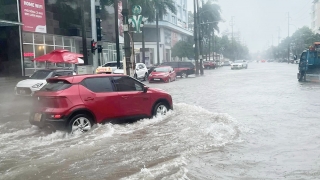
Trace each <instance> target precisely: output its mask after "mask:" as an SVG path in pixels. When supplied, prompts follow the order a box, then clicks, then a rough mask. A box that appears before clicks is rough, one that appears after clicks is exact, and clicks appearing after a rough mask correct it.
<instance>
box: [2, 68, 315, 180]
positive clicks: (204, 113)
mask: <svg viewBox="0 0 320 180" xmlns="http://www.w3.org/2000/svg"><path fill="white" fill-rule="evenodd" d="M296 73H297V65H295V64H281V63H250V64H249V68H248V69H243V70H230V67H222V68H219V69H215V70H206V71H205V75H204V76H203V77H197V78H194V77H190V78H187V79H178V81H176V82H171V83H166V84H148V83H147V84H148V85H149V86H150V87H156V88H162V89H164V90H166V91H168V92H169V93H170V94H171V95H172V97H173V100H174V110H173V111H172V112H170V113H169V114H168V115H167V116H165V117H159V118H154V119H143V120H140V121H138V122H136V123H133V124H127V125H111V124H105V125H98V126H96V127H95V128H94V130H92V131H91V132H89V133H86V134H83V135H68V134H66V133H65V132H56V133H53V134H46V133H44V132H42V131H41V130H39V129H38V128H36V127H34V126H31V125H29V122H28V109H29V106H30V99H28V98H14V97H13V96H12V89H11V88H12V87H10V86H8V87H1V88H2V89H1V88H0V90H1V94H0V97H1V99H2V100H1V102H0V114H1V116H0V149H1V151H0V179H6V180H8V179H23V180H27V179H30V180H34V179H128V180H131V179H320V158H319V156H320V151H319V149H320V131H319V129H320V115H319V113H318V112H319V110H320V101H319V99H318V97H319V94H320V84H315V83H300V82H298V81H297V79H296Z"/></svg>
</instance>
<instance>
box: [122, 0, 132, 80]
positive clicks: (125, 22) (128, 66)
mask: <svg viewBox="0 0 320 180" xmlns="http://www.w3.org/2000/svg"><path fill="white" fill-rule="evenodd" d="M122 8H123V9H122V16H123V28H124V51H125V59H126V62H125V63H126V74H127V75H129V76H131V72H130V69H131V68H132V64H131V52H130V51H131V50H130V36H129V23H128V16H129V9H128V0H122Z"/></svg>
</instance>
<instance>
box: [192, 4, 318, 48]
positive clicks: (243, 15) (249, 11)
mask: <svg viewBox="0 0 320 180" xmlns="http://www.w3.org/2000/svg"><path fill="white" fill-rule="evenodd" d="M200 1H201V0H200ZM312 1H313V0H218V1H217V3H218V4H219V5H220V6H221V9H222V16H223V18H224V20H226V22H224V23H220V25H219V27H220V32H224V31H229V32H231V26H230V21H231V18H232V16H234V21H235V26H234V31H235V32H236V31H240V33H241V37H242V38H241V39H242V40H243V41H244V42H245V43H246V44H247V46H248V47H249V49H250V52H257V51H262V50H264V49H266V48H267V47H269V46H271V44H272V36H274V38H273V44H274V45H277V44H278V29H279V28H280V30H281V31H280V37H281V39H283V38H285V37H287V35H288V12H289V13H290V17H291V18H290V24H292V25H290V34H292V33H293V32H294V31H295V30H296V29H297V28H300V27H303V26H308V27H310V24H311V15H310V13H311V5H312ZM188 9H189V10H190V11H193V0H188ZM280 41H281V40H280Z"/></svg>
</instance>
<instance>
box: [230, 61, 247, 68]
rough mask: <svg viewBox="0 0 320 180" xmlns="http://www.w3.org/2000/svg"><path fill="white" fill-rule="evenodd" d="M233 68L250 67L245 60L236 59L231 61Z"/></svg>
mask: <svg viewBox="0 0 320 180" xmlns="http://www.w3.org/2000/svg"><path fill="white" fill-rule="evenodd" d="M231 69H232V70H233V69H248V63H247V62H246V61H245V60H236V61H234V62H233V63H231Z"/></svg>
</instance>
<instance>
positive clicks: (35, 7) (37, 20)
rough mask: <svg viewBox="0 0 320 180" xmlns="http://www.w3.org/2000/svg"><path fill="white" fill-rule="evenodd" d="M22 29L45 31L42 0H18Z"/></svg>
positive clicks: (44, 14) (44, 11)
mask: <svg viewBox="0 0 320 180" xmlns="http://www.w3.org/2000/svg"><path fill="white" fill-rule="evenodd" d="M20 3H21V17H22V23H23V30H24V31H30V32H39V33H47V26H46V10H45V4H44V0H20Z"/></svg>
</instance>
